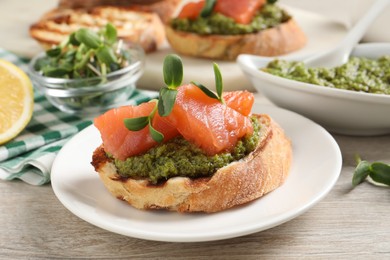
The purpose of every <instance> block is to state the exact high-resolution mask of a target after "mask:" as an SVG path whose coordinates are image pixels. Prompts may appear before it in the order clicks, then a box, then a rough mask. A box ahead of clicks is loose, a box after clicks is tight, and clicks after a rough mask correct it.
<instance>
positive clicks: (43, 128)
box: [0, 49, 157, 185]
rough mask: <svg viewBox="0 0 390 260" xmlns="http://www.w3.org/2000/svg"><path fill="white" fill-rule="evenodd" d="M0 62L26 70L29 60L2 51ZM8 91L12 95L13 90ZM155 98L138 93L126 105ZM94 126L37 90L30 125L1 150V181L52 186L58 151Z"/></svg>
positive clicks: (141, 91)
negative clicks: (52, 171) (51, 102)
mask: <svg viewBox="0 0 390 260" xmlns="http://www.w3.org/2000/svg"><path fill="white" fill-rule="evenodd" d="M0 58H1V59H5V60H8V61H10V62H12V63H14V64H15V65H17V66H19V67H20V68H22V69H24V70H26V67H27V66H26V65H27V63H28V60H26V59H21V58H19V57H17V56H16V55H14V54H12V53H9V52H7V51H5V50H2V49H0ZM9 88H10V91H12V86H10V87H9ZM156 97H157V93H156V92H154V91H146V90H135V91H134V93H133V94H132V96H131V97H130V98H129V101H128V102H127V103H128V104H129V105H135V104H139V103H142V102H145V101H148V100H150V99H152V98H156ZM0 106H1V104H0ZM91 124H92V118H82V117H78V116H76V115H71V114H67V113H64V112H62V111H60V110H58V109H57V108H55V107H54V106H52V105H51V104H50V102H49V101H48V100H47V99H46V98H45V97H44V96H43V95H42V94H41V93H39V92H38V91H37V90H34V112H33V117H32V119H31V121H30V123H29V124H28V125H27V127H26V128H25V129H24V130H23V132H22V133H20V134H19V136H17V137H16V138H15V139H14V140H12V141H10V142H8V143H6V144H4V145H2V146H0V179H3V180H13V179H16V178H18V179H21V180H23V181H25V182H27V183H29V184H33V185H42V184H45V183H48V182H50V170H51V165H52V163H53V161H54V159H55V156H56V154H57V153H58V151H59V150H60V149H61V148H62V146H63V145H64V144H65V143H66V142H67V141H68V140H69V139H70V138H71V137H72V136H73V135H75V134H76V133H78V132H79V131H81V130H82V129H84V128H85V127H87V126H89V125H91Z"/></svg>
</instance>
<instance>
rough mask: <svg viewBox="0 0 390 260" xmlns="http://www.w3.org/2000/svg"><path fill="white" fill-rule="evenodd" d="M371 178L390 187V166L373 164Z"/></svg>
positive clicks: (379, 163) (378, 163)
mask: <svg viewBox="0 0 390 260" xmlns="http://www.w3.org/2000/svg"><path fill="white" fill-rule="evenodd" d="M371 169H372V170H371V173H370V177H371V178H372V179H373V180H374V181H376V182H379V183H383V184H386V185H389V186H390V165H387V164H384V163H381V162H374V163H372V164H371Z"/></svg>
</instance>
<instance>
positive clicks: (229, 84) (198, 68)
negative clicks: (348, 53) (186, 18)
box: [137, 6, 347, 91]
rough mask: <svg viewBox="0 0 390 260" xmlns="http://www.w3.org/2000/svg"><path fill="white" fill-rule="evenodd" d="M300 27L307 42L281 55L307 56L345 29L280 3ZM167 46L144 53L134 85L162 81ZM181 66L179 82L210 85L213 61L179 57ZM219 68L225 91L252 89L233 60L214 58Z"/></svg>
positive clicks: (337, 38)
mask: <svg viewBox="0 0 390 260" xmlns="http://www.w3.org/2000/svg"><path fill="white" fill-rule="evenodd" d="M283 8H285V9H286V10H287V11H288V12H289V13H290V14H292V15H293V17H294V19H295V20H296V21H297V23H298V24H299V25H300V26H301V28H302V30H303V31H304V32H305V34H306V36H307V40H308V42H307V44H306V46H305V47H304V48H302V49H301V50H299V51H296V52H293V53H291V54H289V55H284V56H282V57H290V56H291V57H294V59H297V60H299V59H303V58H305V57H307V56H309V55H312V54H314V53H317V52H319V51H324V50H327V49H330V48H331V47H333V46H335V45H336V44H337V43H338V42H339V41H340V40H341V39H342V38H343V37H344V36H345V34H346V32H347V28H346V27H345V26H343V25H342V24H341V23H338V22H335V21H334V20H331V19H329V18H326V17H324V16H320V15H318V14H315V13H311V12H307V11H304V10H300V9H296V8H292V7H287V6H283ZM173 52H174V51H173V50H172V49H171V48H170V47H165V48H163V49H161V50H160V51H157V52H154V53H150V54H148V55H146V61H145V71H144V74H143V75H142V76H141V78H140V80H139V81H138V83H137V87H139V88H145V89H153V90H159V89H160V87H161V86H162V84H163V83H164V80H163V73H162V63H163V60H164V57H165V56H166V55H167V54H169V53H173ZM181 57H182V60H183V65H184V80H183V82H191V81H197V82H200V83H202V84H203V85H205V86H207V87H209V88H214V71H213V67H212V62H214V61H213V60H208V59H199V58H191V57H186V56H181ZM216 62H217V63H218V65H219V67H220V69H221V73H222V76H223V79H224V89H225V91H230V90H239V89H248V90H251V91H254V90H255V89H254V88H253V86H252V84H250V82H249V80H248V79H247V78H246V77H245V76H244V74H243V73H242V71H241V70H240V68H239V67H238V65H237V64H236V62H235V61H216Z"/></svg>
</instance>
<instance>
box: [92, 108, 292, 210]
mask: <svg viewBox="0 0 390 260" xmlns="http://www.w3.org/2000/svg"><path fill="white" fill-rule="evenodd" d="M256 116H257V117H258V118H259V119H260V122H261V125H262V127H261V130H260V131H261V133H260V136H261V139H260V141H259V144H258V146H257V148H256V149H255V150H254V151H253V152H252V153H250V154H249V155H248V156H247V157H245V158H243V159H241V160H239V161H236V162H233V163H231V164H229V165H227V166H225V167H223V168H220V169H219V170H218V171H217V172H215V174H214V175H213V176H211V177H208V178H198V179H190V178H187V177H174V178H171V179H168V180H167V181H166V182H164V183H163V184H160V185H152V184H150V183H149V182H148V181H147V180H135V179H132V178H123V177H121V176H120V175H118V173H117V171H116V168H115V165H114V164H113V163H112V162H111V161H110V159H109V158H108V157H107V156H106V154H105V152H104V149H103V147H102V146H101V147H99V148H97V149H96V150H95V152H94V154H93V158H92V165H93V166H94V167H95V170H96V171H97V172H98V173H99V176H100V178H101V180H102V181H103V183H104V185H105V186H106V188H107V189H108V190H109V191H110V192H111V193H112V194H113V195H114V196H115V197H116V198H118V199H121V200H124V201H127V202H128V203H129V204H131V205H132V206H134V207H135V208H138V209H167V210H172V211H179V212H217V211H221V210H224V209H228V208H231V207H234V206H237V205H241V204H244V203H247V202H250V201H252V200H254V199H257V198H260V197H261V196H263V195H265V194H266V193H268V192H270V191H272V190H274V189H276V188H277V187H279V186H280V185H282V183H283V182H284V181H285V179H286V178H287V175H288V172H289V169H290V164H291V160H292V148H291V142H290V140H289V139H288V138H287V137H286V136H285V134H284V132H283V130H282V129H281V128H280V127H279V126H278V125H277V123H275V122H274V121H273V120H272V119H271V118H270V117H269V116H267V115H256Z"/></svg>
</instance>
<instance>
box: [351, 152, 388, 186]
mask: <svg viewBox="0 0 390 260" xmlns="http://www.w3.org/2000/svg"><path fill="white" fill-rule="evenodd" d="M356 162H357V167H356V169H355V172H354V175H353V178H352V185H353V186H357V185H359V184H360V183H362V182H363V181H364V180H366V179H367V177H370V178H371V179H372V180H373V181H374V182H375V183H380V184H385V185H388V186H390V165H389V164H385V163H382V162H373V163H369V162H367V161H364V160H361V158H360V157H359V156H356ZM375 183H374V184H375Z"/></svg>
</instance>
